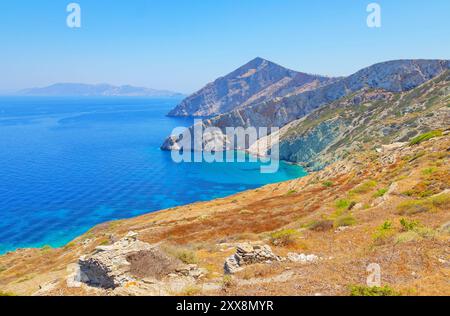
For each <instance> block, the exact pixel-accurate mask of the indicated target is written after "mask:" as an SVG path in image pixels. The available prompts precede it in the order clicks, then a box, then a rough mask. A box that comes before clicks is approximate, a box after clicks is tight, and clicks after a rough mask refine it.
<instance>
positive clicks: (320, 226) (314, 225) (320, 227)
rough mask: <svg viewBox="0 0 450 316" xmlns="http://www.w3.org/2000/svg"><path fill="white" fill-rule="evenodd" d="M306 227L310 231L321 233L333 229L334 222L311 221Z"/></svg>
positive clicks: (325, 220) (324, 220)
mask: <svg viewBox="0 0 450 316" xmlns="http://www.w3.org/2000/svg"><path fill="white" fill-rule="evenodd" d="M307 227H308V228H309V229H310V230H313V231H316V232H323V231H328V230H330V229H332V228H333V227H334V222H333V221H332V220H327V219H323V220H319V221H313V222H311V223H309V224H308V225H307Z"/></svg>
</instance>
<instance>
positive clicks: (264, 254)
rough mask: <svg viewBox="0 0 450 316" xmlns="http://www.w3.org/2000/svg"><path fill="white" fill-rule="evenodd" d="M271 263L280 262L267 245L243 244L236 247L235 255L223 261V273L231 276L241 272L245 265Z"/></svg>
mask: <svg viewBox="0 0 450 316" xmlns="http://www.w3.org/2000/svg"><path fill="white" fill-rule="evenodd" d="M273 261H280V257H278V256H277V255H275V254H274V253H273V252H272V249H271V248H270V247H269V246H268V245H251V244H248V243H245V244H241V245H238V246H237V247H236V253H235V254H234V255H233V256H231V257H229V258H227V259H226V260H225V264H224V271H225V273H226V274H233V273H236V272H238V271H240V270H242V267H243V266H246V265H251V264H256V263H269V262H273Z"/></svg>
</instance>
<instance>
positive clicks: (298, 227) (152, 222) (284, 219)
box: [0, 130, 450, 296]
mask: <svg viewBox="0 0 450 316" xmlns="http://www.w3.org/2000/svg"><path fill="white" fill-rule="evenodd" d="M419 136H420V137H416V138H414V139H412V140H410V141H409V142H407V143H403V144H395V145H387V146H382V147H379V148H378V147H377V148H374V149H367V150H364V151H359V152H355V153H350V154H349V155H348V156H347V157H346V158H344V159H342V160H340V161H338V162H335V163H333V164H331V165H330V166H328V167H326V168H325V169H324V170H322V171H320V172H316V173H312V174H310V175H309V176H307V177H304V178H301V179H297V180H293V181H289V182H285V183H279V184H273V185H268V186H265V187H263V188H260V189H257V190H253V191H248V192H243V193H240V194H237V195H234V196H231V197H227V198H224V199H219V200H215V201H210V202H204V203H196V204H192V205H187V206H183V207H178V208H173V209H169V210H165V211H162V212H158V213H154V214H148V215H145V216H141V217H138V218H133V219H128V220H121V221H116V222H110V223H105V224H102V225H99V226H97V227H95V228H93V229H92V230H90V231H89V232H87V233H86V234H85V235H83V236H81V237H80V238H78V239H76V240H74V241H73V242H71V243H70V244H68V245H67V246H65V247H64V248H61V249H51V248H49V247H44V248H42V249H25V250H18V251H16V252H11V253H8V254H6V255H4V256H2V257H0V291H1V292H2V293H3V294H27V295H30V294H35V295H197V294H206V295H213V294H221V295H245V296H251V295H351V294H353V295H370V294H381V295H397V294H400V295H450V286H449V284H448V280H449V277H450V265H449V262H450V261H449V253H448V243H449V241H450V231H449V227H450V213H449V211H450V209H449V205H450V191H449V190H450V182H449V181H450V174H449V169H448V165H449V162H450V161H449V158H450V157H449V156H450V155H449V151H448V150H449V148H450V135H449V131H448V130H447V131H444V130H442V131H439V132H435V133H432V134H426V135H419ZM130 232H134V233H130ZM124 237H125V238H124ZM122 238H124V239H122ZM136 239H137V240H136ZM265 245H267V246H269V247H270V248H267V246H265ZM95 249H97V250H95ZM127 249H128V250H127ZM236 249H237V254H236V255H239V256H240V258H247V259H246V261H244V263H242V262H241V267H240V268H239V269H237V270H236V271H233V274H232V275H224V263H226V267H227V269H230V268H233V260H232V258H235V257H230V256H232V255H233V254H235V253H236ZM272 251H273V252H272ZM236 255H235V256H236ZM109 256H113V257H114V258H116V259H120V258H122V259H121V260H123V263H116V264H114V263H108V262H110V261H108V260H109V259H108V257H109ZM230 258H231V259H230ZM98 260H100V262H106V263H108V265H109V264H111V269H112V270H111V271H112V272H111V273H113V274H114V275H115V277H114V278H117V277H120V279H119V280H118V281H117V282H119V284H117V285H114V286H113V287H112V288H109V289H102V288H99V287H92V286H89V285H87V284H85V283H80V284H77V283H74V271H75V270H74V269H76V265H75V264H76V263H77V262H80V264H83V266H84V267H85V268H86V267H88V266H89V262H90V263H91V264H93V263H95V262H98ZM102 260H103V261H102ZM247 260H249V261H247ZM119 261H120V260H119ZM120 262H121V261H120ZM127 262H128V263H127ZM371 263H376V264H378V265H380V267H381V285H382V286H383V288H372V289H369V288H367V287H366V286H365V284H366V279H367V277H368V272H367V271H366V269H367V267H368V266H369V264H371ZM122 264H124V265H122ZM183 265H184V266H183ZM180 266H181V268H180ZM86 269H87V268H86ZM124 269H125V270H124ZM124 271H125V272H124ZM123 273H125V274H123ZM91 274H92V271H91ZM91 278H92V275H91ZM91 280H92V279H91Z"/></svg>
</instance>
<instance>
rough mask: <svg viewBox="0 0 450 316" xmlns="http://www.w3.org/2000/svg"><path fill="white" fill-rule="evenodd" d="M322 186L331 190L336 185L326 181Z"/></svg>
mask: <svg viewBox="0 0 450 316" xmlns="http://www.w3.org/2000/svg"><path fill="white" fill-rule="evenodd" d="M322 184H323V186H324V187H327V188H331V187H332V186H333V185H334V183H333V182H331V181H325V182H324V183H322Z"/></svg>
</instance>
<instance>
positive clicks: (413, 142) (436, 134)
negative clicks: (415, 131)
mask: <svg viewBox="0 0 450 316" xmlns="http://www.w3.org/2000/svg"><path fill="white" fill-rule="evenodd" d="M440 136H442V131H431V132H428V133H425V134H422V135H419V136H417V137H414V138H413V139H411V141H410V142H409V145H410V146H414V145H418V144H420V143H422V142H424V141H426V140H430V139H432V138H435V137H440Z"/></svg>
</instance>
